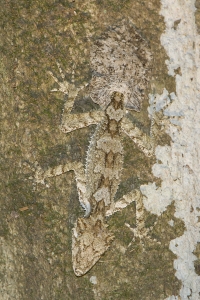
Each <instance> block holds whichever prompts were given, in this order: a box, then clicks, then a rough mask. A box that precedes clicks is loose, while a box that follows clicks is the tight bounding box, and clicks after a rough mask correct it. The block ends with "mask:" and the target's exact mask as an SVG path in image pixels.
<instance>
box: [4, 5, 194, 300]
mask: <svg viewBox="0 0 200 300" xmlns="http://www.w3.org/2000/svg"><path fill="white" fill-rule="evenodd" d="M182 2H183V3H182ZM1 4H2V5H1V11H0V20H1V21H0V23H1V31H0V49H1V60H0V74H1V90H0V101H1V107H0V109H1V115H0V122H1V137H0V146H1V147H0V152H1V155H0V206H1V215H0V222H1V228H0V257H1V260H0V299H2V300H7V299H9V300H10V299H16V300H18V299H20V300H21V299H23V300H26V299H27V300H32V299H33V300H35V299H38V300H39V299H44V300H49V299H52V300H62V299H63V300H66V299H84V300H85V299H87V300H90V299H97V300H100V299H115V300H116V299H120V300H121V299H133V300H134V299H135V300H138V299H141V300H146V299H153V300H154V299H155V300H159V299H160V300H164V299H168V300H175V299H193V300H198V299H200V294H199V293H200V290H199V286H200V283H199V276H198V275H200V247H199V245H200V244H199V243H200V238H199V230H198V229H199V211H200V204H199V199H198V195H199V183H198V181H199V179H198V178H199V171H198V168H199V167H198V166H199V161H198V158H199V145H198V135H199V127H200V126H199V123H198V122H199V119H200V118H199V115H198V114H199V104H198V101H199V95H198V94H197V91H199V86H200V83H199V82H200V81H199V64H200V62H199V47H200V44H199V43H200V38H199V36H198V35H197V29H198V28H197V29H196V27H195V18H196V22H197V25H198V24H199V21H198V20H199V10H197V11H196V13H195V1H193V0H190V1H187V3H185V2H184V1H181V0H175V1H174V0H173V1H167V0H166V1H165V0H161V1H159V0H152V1H149V0H144V1H139V0H138V1H136V0H135V1H131V0H123V1H121V0H103V1H98V0H96V1H89V0H84V1H83V0H79V1H78V0H75V1H67V0H57V1H55V0H42V1H37V0H35V1H27V0H18V1H11V0H5V1H2V3H1ZM197 9H199V4H198V1H197ZM127 17H128V18H130V19H131V20H132V22H133V24H134V26H135V27H136V29H137V30H138V31H139V33H140V34H141V36H142V37H143V38H144V39H145V40H146V41H147V42H148V43H149V45H150V48H151V52H152V55H153V65H152V76H151V78H150V85H149V87H148V89H147V90H146V91H145V94H146V100H145V101H144V102H143V105H142V108H141V111H140V112H131V113H130V115H129V119H130V120H131V122H132V123H134V124H136V125H137V127H139V128H140V129H141V130H142V131H143V132H146V133H149V129H150V122H151V120H150V118H149V115H151V114H152V107H153V105H155V107H156V113H157V116H158V117H160V120H161V121H162V124H161V123H159V124H158V130H159V131H158V134H157V136H156V137H155V142H156V150H155V155H154V156H152V157H150V158H149V157H147V156H146V155H145V154H144V153H143V152H142V151H141V150H140V148H139V147H137V146H136V145H134V144H133V142H132V141H131V140H130V139H128V138H127V137H124V139H123V145H124V166H123V174H122V178H121V182H120V185H119V188H118V191H117V194H116V197H115V198H116V200H117V199H119V198H121V197H122V196H123V195H125V194H127V193H129V192H131V191H132V190H134V189H140V190H141V192H142V194H143V204H144V207H145V211H144V216H143V217H144V224H145V227H146V228H151V227H152V226H153V225H154V226H153V229H152V230H151V231H150V233H149V236H150V239H147V238H146V239H144V241H143V243H142V244H141V243H140V241H139V238H137V237H136V239H135V240H134V233H133V232H134V228H135V227H136V223H137V216H136V205H135V203H134V202H133V203H132V204H130V205H129V206H127V207H126V208H125V209H123V210H122V211H121V212H118V213H115V214H114V215H113V216H111V217H109V218H108V220H107V222H108V225H109V229H110V230H111V232H113V233H114V235H115V240H114V241H113V243H112V246H111V247H110V248H109V250H108V251H107V252H106V253H105V254H104V256H102V257H101V259H100V260H99V262H98V263H96V264H95V266H94V267H93V268H92V269H91V270H90V271H89V272H88V273H86V274H85V275H84V276H82V277H79V278H78V277H76V276H75V274H74V272H73V268H72V254H71V247H72V229H73V227H74V224H75V222H76V220H77V218H78V217H82V216H83V211H82V209H81V207H80V205H79V202H78V193H77V188H76V183H75V178H74V173H72V172H68V173H64V174H62V175H60V176H55V177H51V178H47V179H46V181H45V184H36V183H35V173H36V170H37V166H38V165H39V166H40V167H41V168H42V169H43V170H47V169H48V168H50V167H51V168H53V167H56V166H58V165H61V164H63V165H64V164H66V162H69V161H70V162H71V163H74V162H78V163H83V164H84V163H85V159H86V152H87V149H88V145H89V141H90V138H91V136H92V134H93V133H94V130H95V126H94V125H91V126H89V127H86V128H82V129H80V130H76V131H72V132H71V133H68V134H64V133H63V132H62V131H61V130H60V124H61V116H62V111H63V108H64V105H65V103H66V100H67V97H65V96H64V95H63V93H59V92H51V90H52V89H54V88H57V86H56V83H55V81H54V80H53V78H52V76H50V75H49V72H52V73H53V74H54V75H56V77H59V76H60V73H59V70H58V67H57V62H59V64H60V65H61V66H62V69H63V71H64V74H65V78H66V80H68V81H69V82H70V81H71V80H72V74H74V84H75V85H77V86H80V85H81V84H83V83H84V82H89V81H90V79H91V77H92V70H91V67H90V64H89V62H90V48H91V46H92V45H93V43H94V40H95V39H96V38H97V37H98V36H100V35H101V34H102V33H103V32H105V31H106V29H107V28H108V26H111V25H115V24H116V23H117V21H118V20H122V19H125V18H127ZM197 27H198V26H197ZM176 45H177V47H176ZM166 60H168V61H167V62H166ZM60 79H61V80H62V78H61V76H60ZM148 94H149V96H148ZM148 98H149V99H148ZM96 107H97V104H95V103H93V102H92V101H91V98H90V97H88V96H87V95H86V94H84V92H80V93H79V95H78V97H77V100H76V102H75V105H74V109H73V112H74V113H83V112H89V111H93V110H95V109H96ZM148 112H149V114H148ZM152 240H156V241H157V242H152Z"/></svg>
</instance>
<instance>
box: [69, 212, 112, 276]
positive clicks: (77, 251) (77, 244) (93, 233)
mask: <svg viewBox="0 0 200 300" xmlns="http://www.w3.org/2000/svg"><path fill="white" fill-rule="evenodd" d="M107 227H108V226H107V225H106V224H105V223H104V222H103V221H102V218H98V217H95V216H94V215H93V216H90V217H89V218H79V219H78V220H77V223H76V225H75V227H74V229H73V236H72V262H73V269H74V273H75V275H76V276H82V275H84V274H85V273H87V272H88V271H89V270H90V269H91V268H92V267H93V266H94V265H95V264H96V262H97V261H98V260H99V259H100V257H101V256H102V255H103V254H104V253H105V252H106V250H107V249H108V248H109V247H110V244H111V242H112V241H113V239H114V236H113V235H112V233H110V232H109V231H108V228H107Z"/></svg>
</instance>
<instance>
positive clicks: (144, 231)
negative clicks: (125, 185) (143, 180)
mask: <svg viewBox="0 0 200 300" xmlns="http://www.w3.org/2000/svg"><path fill="white" fill-rule="evenodd" d="M142 198H143V196H142V193H141V192H140V191H139V190H137V189H136V190H133V191H131V192H130V193H128V194H126V195H124V196H123V197H122V198H121V199H119V200H118V201H117V202H115V203H114V206H113V208H112V210H108V211H107V212H106V216H110V215H112V214H114V213H115V212H118V211H121V210H122V209H124V208H125V207H126V206H128V205H130V204H131V203H133V202H136V228H132V227H131V226H130V225H129V224H128V223H125V225H126V226H127V227H128V228H129V229H130V230H131V232H133V234H134V237H133V239H132V241H131V243H132V242H134V241H135V240H136V238H139V240H140V244H141V245H142V249H143V250H144V243H143V240H144V239H148V240H151V241H152V240H153V241H154V242H155V241H156V240H155V239H152V238H151V237H150V236H149V233H150V232H151V230H152V229H153V227H154V226H155V225H156V223H157V222H155V223H154V225H153V226H151V227H150V228H146V227H145V217H144V213H145V208H144V205H143V201H142ZM156 242H157V243H159V242H158V241H156ZM131 243H130V244H129V245H128V247H129V246H130V245H131Z"/></svg>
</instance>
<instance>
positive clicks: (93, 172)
mask: <svg viewBox="0 0 200 300" xmlns="http://www.w3.org/2000/svg"><path fill="white" fill-rule="evenodd" d="M110 100H111V101H110V103H109V105H108V106H107V108H106V110H105V118H104V120H103V121H102V123H101V126H99V128H98V129H97V132H96V133H95V134H94V137H95V138H92V141H93V142H92V145H91V147H90V151H89V154H88V155H89V156H90V154H91V153H92V157H91V159H88V166H87V169H86V174H87V175H88V177H89V176H92V177H93V179H92V180H90V178H87V177H86V178H87V180H88V181H90V182H91V185H90V186H89V191H88V196H89V199H90V200H89V202H90V205H91V207H92V211H91V215H90V216H89V218H79V219H78V220H77V223H76V225H75V228H74V230H73V239H72V258H73V268H74V272H75V274H76V275H77V276H82V275H84V274H85V273H86V272H88V271H89V270H90V269H91V268H92V267H93V266H94V264H95V263H96V262H97V261H98V260H99V258H100V257H101V255H102V254H103V253H104V252H105V251H106V250H107V249H108V248H109V247H110V244H111V242H112V240H113V239H114V236H113V235H112V233H111V232H109V231H108V229H107V225H106V221H105V215H106V210H108V209H110V208H111V206H114V196H115V193H116V191H117V187H118V185H119V182H120V176H119V173H118V170H119V164H120V165H122V163H123V159H122V149H123V148H122V144H121V138H120V133H121V120H122V118H123V116H124V113H125V111H124V96H123V94H121V93H118V92H113V94H112V95H111V99H110ZM94 160H95V162H96V163H94ZM121 169H122V166H121V167H120V170H121Z"/></svg>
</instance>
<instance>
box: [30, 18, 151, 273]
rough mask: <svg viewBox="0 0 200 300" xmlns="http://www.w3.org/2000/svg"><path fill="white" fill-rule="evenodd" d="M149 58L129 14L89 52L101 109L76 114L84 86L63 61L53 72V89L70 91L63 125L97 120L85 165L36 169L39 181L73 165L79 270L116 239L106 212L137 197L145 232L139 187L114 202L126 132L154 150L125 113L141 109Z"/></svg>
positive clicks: (75, 248)
mask: <svg viewBox="0 0 200 300" xmlns="http://www.w3.org/2000/svg"><path fill="white" fill-rule="evenodd" d="M151 60H152V57H151V54H150V50H149V47H148V45H147V43H146V41H145V40H144V39H143V38H142V37H141V36H140V34H139V33H138V32H137V31H136V30H135V28H134V26H133V25H132V23H131V22H130V21H129V20H122V21H121V22H119V23H118V24H117V25H116V26H112V27H110V28H109V29H108V30H107V31H106V32H105V33H103V34H102V36H101V37H100V38H98V39H97V40H96V41H95V42H94V45H93V47H92V48H91V52H90V62H91V68H92V70H93V76H92V79H91V81H90V83H89V89H88V91H89V93H90V97H91V98H92V100H93V101H94V102H95V103H97V104H99V105H100V108H101V110H100V111H91V112H85V113H81V114H75V113H73V114H72V113H71V111H72V109H73V106H74V101H75V99H76V97H77V95H78V93H79V91H80V90H81V89H82V88H83V86H82V87H79V88H77V87H76V86H75V84H74V81H73V80H72V81H71V83H69V82H68V81H67V80H65V75H64V73H63V72H62V69H61V67H60V65H59V63H57V65H58V69H59V71H60V75H61V77H62V79H63V81H61V82H60V81H59V80H58V79H57V78H56V77H55V76H54V75H53V73H52V72H49V73H50V75H51V76H52V77H53V79H54V80H55V82H56V83H57V84H58V86H59V87H58V88H54V89H53V90H52V91H54V92H56V91H59V92H62V93H64V94H65V95H67V96H68V99H67V101H66V102H65V107H64V112H63V115H62V123H61V125H60V129H61V131H62V132H64V133H69V132H72V131H74V130H76V129H80V128H84V127H86V126H90V125H92V124H96V125H97V128H96V131H95V133H94V135H93V137H92V139H91V143H90V146H89V151H88V155H87V159H86V169H84V166H83V164H82V163H81V162H79V163H77V162H68V163H66V164H65V165H64V166H61V165H60V166H57V167H56V168H54V169H49V170H46V171H43V170H42V169H41V168H38V169H37V171H36V175H35V180H36V182H37V183H44V179H45V178H46V177H52V176H58V175H61V174H63V173H65V172H68V171H70V170H73V171H74V173H75V179H76V184H77V191H78V196H79V201H80V204H81V206H82V207H83V208H84V209H85V217H84V218H78V220H77V222H76V223H75V226H74V229H73V233H72V262H73V269H74V272H75V274H76V275H77V276H82V275H84V274H85V273H87V272H88V271H89V270H90V269H91V268H92V267H93V266H94V265H95V263H96V262H97V261H98V260H99V259H100V257H101V256H102V255H103V254H104V253H105V252H106V250H107V249H108V248H109V247H110V245H111V242H112V241H113V239H114V236H113V234H112V233H111V232H109V230H108V225H107V224H106V219H105V218H106V216H110V215H112V214H113V213H115V212H116V211H120V210H122V209H123V208H125V207H126V206H127V205H129V204H130V203H132V202H133V201H136V202H138V203H139V205H138V209H139V217H138V218H136V220H137V221H138V223H139V224H140V225H139V227H138V229H139V231H140V232H141V233H142V235H143V236H144V230H143V227H144V220H143V215H142V213H143V206H142V205H140V204H141V203H142V202H141V201H142V198H141V193H140V191H139V190H134V191H131V192H130V193H128V194H127V195H124V196H123V197H122V198H121V199H119V200H118V201H116V202H114V197H115V194H116V191H117V188H118V185H119V183H120V176H121V172H122V167H123V145H122V143H121V136H122V133H123V134H126V135H127V136H129V137H130V139H131V140H132V141H133V142H134V143H135V144H136V145H137V146H138V147H139V148H140V149H141V151H143V152H144V153H145V155H147V156H150V155H152V154H153V150H154V142H152V137H149V136H147V135H146V134H145V133H144V132H142V131H141V130H140V129H139V128H137V127H136V126H135V125H134V124H133V123H132V122H131V121H130V120H129V119H128V118H127V117H126V114H125V109H133V110H135V111H138V112H139V111H140V108H141V104H142V101H143V99H144V97H145V94H144V90H145V88H146V86H147V83H148V81H149V71H150V69H151V68H150V66H151ZM72 78H73V75H72ZM136 209H137V205H136ZM134 234H137V232H134Z"/></svg>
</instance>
